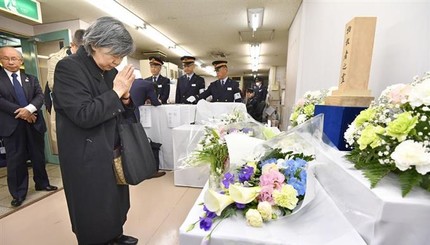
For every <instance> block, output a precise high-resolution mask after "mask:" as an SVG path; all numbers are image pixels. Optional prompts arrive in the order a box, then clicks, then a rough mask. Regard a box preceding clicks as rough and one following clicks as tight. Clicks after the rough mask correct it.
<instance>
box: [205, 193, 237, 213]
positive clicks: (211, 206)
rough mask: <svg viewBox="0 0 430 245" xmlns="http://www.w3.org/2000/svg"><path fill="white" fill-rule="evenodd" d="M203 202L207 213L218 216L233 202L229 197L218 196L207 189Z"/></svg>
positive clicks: (218, 194)
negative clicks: (213, 213)
mask: <svg viewBox="0 0 430 245" xmlns="http://www.w3.org/2000/svg"><path fill="white" fill-rule="evenodd" d="M204 202H205V206H206V208H207V209H208V210H209V211H211V212H215V213H216V215H218V216H220V215H221V213H222V211H223V210H224V209H225V208H226V207H227V206H228V205H230V204H232V203H233V202H234V201H233V199H232V198H231V197H230V196H229V195H224V194H220V193H218V192H216V191H214V190H210V189H209V190H207V191H206V193H205V196H204Z"/></svg>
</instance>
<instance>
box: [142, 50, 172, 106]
mask: <svg viewBox="0 0 430 245" xmlns="http://www.w3.org/2000/svg"><path fill="white" fill-rule="evenodd" d="M163 64H164V62H163V61H162V60H161V59H160V58H158V57H155V56H151V57H149V65H150V69H151V74H152V76H150V77H147V78H146V80H149V81H152V82H153V84H154V87H155V91H156V93H157V98H159V99H160V100H161V103H162V104H167V100H168V99H169V93H170V79H169V78H167V77H163V76H162V75H160V71H161V66H162V65H163Z"/></svg>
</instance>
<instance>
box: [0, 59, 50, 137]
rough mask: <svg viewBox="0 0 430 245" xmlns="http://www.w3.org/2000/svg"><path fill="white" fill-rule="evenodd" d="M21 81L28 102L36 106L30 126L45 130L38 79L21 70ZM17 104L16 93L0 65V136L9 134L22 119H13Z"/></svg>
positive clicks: (41, 94)
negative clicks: (34, 116) (33, 121)
mask: <svg viewBox="0 0 430 245" xmlns="http://www.w3.org/2000/svg"><path fill="white" fill-rule="evenodd" d="M20 74H21V83H22V87H23V89H24V93H25V97H26V98H27V101H28V104H32V105H34V106H35V107H36V108H37V116H36V117H37V119H36V122H35V123H34V124H32V126H33V127H32V128H34V129H36V130H37V131H39V132H40V133H44V132H45V131H46V125H45V120H44V119H43V114H42V110H41V109H40V108H41V107H42V105H43V100H44V95H43V92H42V88H41V87H40V84H39V80H37V78H36V77H35V76H32V75H27V74H25V73H24V72H21V73H20ZM21 107H22V106H20V105H19V103H18V99H17V98H16V93H15V90H14V88H13V85H12V82H11V81H10V79H9V77H8V75H7V73H6V72H5V71H4V70H3V68H1V67H0V125H1V126H0V136H4V137H8V136H10V135H11V134H12V133H13V132H14V131H15V129H16V127H17V126H18V122H19V121H20V120H21V121H22V119H15V113H14V111H16V110H17V109H18V108H21Z"/></svg>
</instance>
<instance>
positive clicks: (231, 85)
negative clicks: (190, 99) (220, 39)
mask: <svg viewBox="0 0 430 245" xmlns="http://www.w3.org/2000/svg"><path fill="white" fill-rule="evenodd" d="M212 65H213V66H214V68H215V71H216V75H217V77H218V80H216V81H214V82H212V83H211V84H210V85H209V87H208V89H207V90H206V91H204V92H203V93H201V94H199V95H197V96H195V97H196V99H197V100H199V99H206V98H207V97H209V96H210V95H212V101H211V102H242V96H241V94H240V89H239V83H238V82H236V81H234V80H232V79H230V78H229V77H228V67H227V61H225V60H216V61H214V62H212Z"/></svg>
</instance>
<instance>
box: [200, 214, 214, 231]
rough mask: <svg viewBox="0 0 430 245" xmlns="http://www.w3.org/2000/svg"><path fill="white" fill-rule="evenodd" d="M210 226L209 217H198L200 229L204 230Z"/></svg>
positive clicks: (210, 220)
mask: <svg viewBox="0 0 430 245" xmlns="http://www.w3.org/2000/svg"><path fill="white" fill-rule="evenodd" d="M211 227H212V219H211V218H209V217H200V229H203V230H205V231H208V230H210V229H211Z"/></svg>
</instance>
